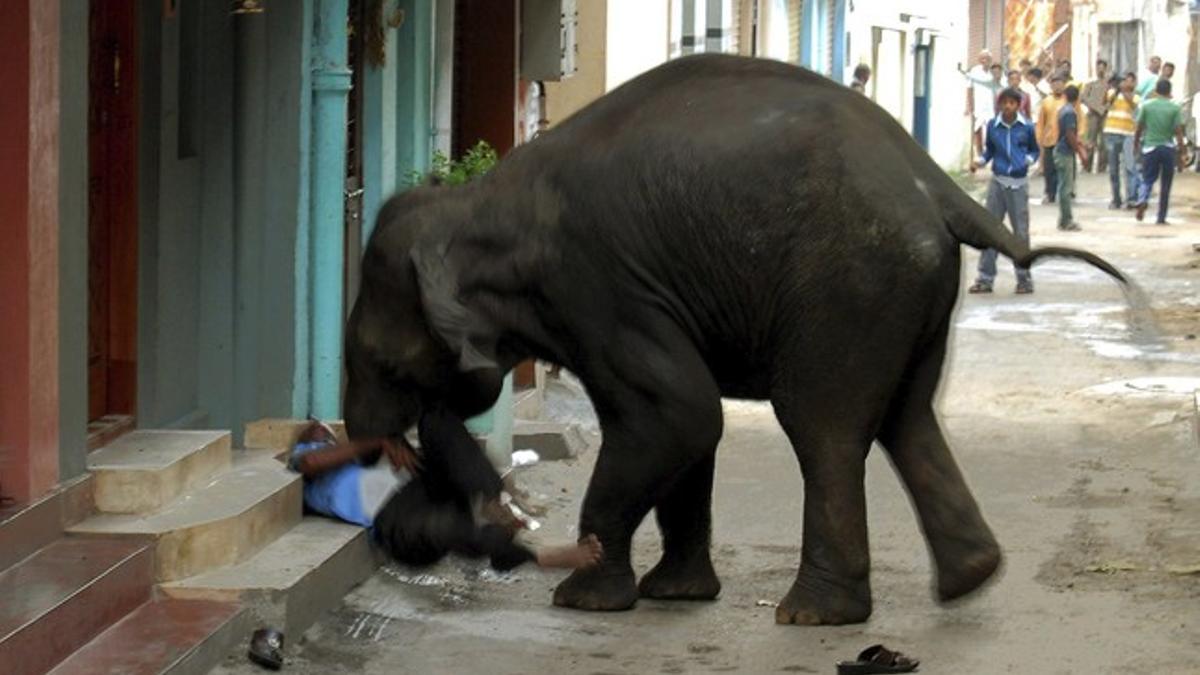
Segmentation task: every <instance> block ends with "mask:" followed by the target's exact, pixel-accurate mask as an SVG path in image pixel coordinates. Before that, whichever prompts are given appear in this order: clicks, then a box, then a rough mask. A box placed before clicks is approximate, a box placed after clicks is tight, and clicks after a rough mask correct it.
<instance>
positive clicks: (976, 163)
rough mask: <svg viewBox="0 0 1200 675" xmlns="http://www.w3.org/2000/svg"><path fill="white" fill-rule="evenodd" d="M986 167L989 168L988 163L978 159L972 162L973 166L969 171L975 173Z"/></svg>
mask: <svg viewBox="0 0 1200 675" xmlns="http://www.w3.org/2000/svg"><path fill="white" fill-rule="evenodd" d="M985 166H987V162H985V161H983V160H982V159H977V160H974V161H972V162H971V166H970V167H969V168H968V171H970V172H971V173H975V172H976V171H978V170H980V169H982V168H983V167H985Z"/></svg>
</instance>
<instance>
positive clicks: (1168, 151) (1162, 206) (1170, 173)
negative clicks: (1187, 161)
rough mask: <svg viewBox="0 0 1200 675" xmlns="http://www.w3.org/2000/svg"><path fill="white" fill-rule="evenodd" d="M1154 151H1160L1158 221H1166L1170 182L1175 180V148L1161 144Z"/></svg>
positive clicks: (1160, 222) (1169, 199)
mask: <svg viewBox="0 0 1200 675" xmlns="http://www.w3.org/2000/svg"><path fill="white" fill-rule="evenodd" d="M1155 152H1158V153H1161V157H1160V159H1159V166H1161V167H1162V185H1160V186H1159V188H1158V220H1157V221H1156V222H1158V223H1159V224H1162V223H1165V222H1167V206H1168V204H1169V202H1170V201H1171V183H1173V182H1174V181H1175V152H1176V150H1175V148H1169V147H1166V146H1163V147H1161V148H1159V149H1158V150H1156V151H1155Z"/></svg>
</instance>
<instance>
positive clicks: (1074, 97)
mask: <svg viewBox="0 0 1200 675" xmlns="http://www.w3.org/2000/svg"><path fill="white" fill-rule="evenodd" d="M1063 95H1064V96H1066V97H1067V102H1068V103H1074V102H1076V101H1078V100H1079V87H1076V86H1075V85H1073V84H1072V85H1071V86H1069V87H1067V88H1066V89H1063Z"/></svg>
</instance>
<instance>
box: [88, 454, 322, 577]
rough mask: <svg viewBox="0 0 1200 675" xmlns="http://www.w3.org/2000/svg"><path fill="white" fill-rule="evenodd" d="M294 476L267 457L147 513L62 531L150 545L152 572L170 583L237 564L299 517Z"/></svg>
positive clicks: (245, 459) (250, 458)
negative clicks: (148, 542) (153, 560)
mask: <svg viewBox="0 0 1200 675" xmlns="http://www.w3.org/2000/svg"><path fill="white" fill-rule="evenodd" d="M301 489H302V485H301V480H300V476H299V475H298V474H295V473H292V472H290V471H288V470H287V469H286V468H285V467H284V466H283V465H282V464H280V463H279V462H277V461H275V460H274V458H272V457H271V456H270V455H269V454H266V453H258V452H239V453H238V455H237V457H236V458H235V460H234V464H233V466H232V467H231V468H230V469H229V470H227V471H225V472H223V473H221V474H218V475H216V476H214V477H212V478H210V479H209V480H208V481H207V482H206V483H205V484H203V485H201V486H199V487H197V488H195V489H193V490H191V491H189V492H187V493H184V494H182V495H180V496H179V497H178V498H176V499H175V500H174V501H172V502H171V503H170V504H167V505H166V506H165V507H163V508H162V509H159V510H158V511H155V512H154V513H151V514H147V515H135V514H100V515H97V516H94V517H92V518H89V519H87V520H85V521H83V522H82V523H79V524H77V525H75V526H73V527H71V528H70V529H69V531H70V532H72V533H76V534H81V535H119V536H127V537H137V538H144V539H146V540H148V541H150V542H152V548H153V550H154V559H155V577H156V578H157V579H158V580H159V581H174V580H176V579H183V578H185V577H190V576H194V575H197V574H201V573H203V572H207V571H209V570H212V569H216V568H218V567H223V566H225V565H231V564H233V563H237V562H241V561H243V560H246V559H247V558H249V557H251V556H252V555H254V554H255V553H257V552H258V551H259V550H260V549H262V548H263V547H264V546H266V545H267V544H269V543H271V542H272V541H274V540H275V539H276V538H278V537H279V536H280V535H282V534H283V533H284V532H287V531H288V530H290V529H291V528H292V527H294V526H295V525H296V523H298V522H300V515H301V511H302V504H301Z"/></svg>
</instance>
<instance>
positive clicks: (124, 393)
mask: <svg viewBox="0 0 1200 675" xmlns="http://www.w3.org/2000/svg"><path fill="white" fill-rule="evenodd" d="M523 4H524V5H526V6H527V7H533V6H534V5H536V4H537V3H535V2H532V0H526V2H525V3H522V2H519V1H518V0H504V1H499V2H497V1H492V0H435V1H432V2H431V1H429V0H238V1H236V2H229V1H223V2H211V1H206V0H104V2H99V1H98V0H93V1H92V2H90V3H89V2H76V1H74V0H56V1H52V2H44V1H43V0H17V1H14V2H12V3H6V4H5V5H4V8H3V10H0V24H2V25H3V26H4V29H3V30H5V31H6V39H5V40H4V41H3V47H2V48H3V49H4V55H3V58H2V59H0V61H3V63H4V65H3V67H2V68H0V77H2V78H3V80H2V81H3V82H4V83H5V84H6V85H8V86H9V91H11V92H13V94H12V95H10V96H9V97H7V98H6V100H5V102H4V104H3V105H2V106H0V114H2V115H3V117H4V122H5V124H4V125H3V126H4V130H3V133H4V134H5V141H4V144H5V152H4V153H3V156H4V162H5V168H6V171H5V172H4V175H3V176H0V185H2V187H0V189H2V190H4V192H5V195H6V196H5V198H4V200H3V208H4V209H5V210H6V211H7V213H6V217H5V223H6V224H5V225H4V228H5V235H6V238H7V239H8V240H9V241H10V242H12V245H13V246H14V249H13V250H14V251H16V252H17V254H16V255H15V258H14V260H13V261H12V264H9V265H6V266H4V268H3V270H4V271H3V272H2V274H3V275H5V278H4V283H3V284H2V286H0V300H2V301H3V310H4V313H5V315H6V316H8V317H10V320H11V321H12V322H13V323H12V325H13V326H14V327H15V329H14V330H9V331H6V332H5V334H4V337H3V338H0V339H2V340H3V341H4V342H3V344H0V359H3V361H4V362H3V364H0V365H2V366H3V367H4V368H5V371H6V372H7V373H11V374H12V377H7V376H6V378H5V380H4V382H3V386H2V387H0V429H2V431H3V433H2V434H0V496H3V497H5V498H7V499H9V500H16V501H24V500H27V499H30V498H32V497H36V496H37V495H39V494H41V493H43V492H45V491H46V490H47V489H49V488H51V487H52V486H54V485H55V484H56V483H58V482H59V481H61V480H66V479H68V478H71V477H73V476H76V475H79V474H81V473H82V472H83V471H84V470H85V469H86V464H87V455H88V450H89V448H94V447H96V446H97V445H98V444H102V443H103V442H105V441H106V440H107V439H111V438H112V437H113V435H115V434H120V433H122V432H123V431H125V430H128V429H130V428H134V427H137V428H217V429H229V430H232V431H234V434H235V437H234V440H235V443H236V442H237V441H238V439H239V438H240V432H241V429H242V428H243V426H244V425H245V423H246V422H248V421H251V420H255V419H259V418H263V417H292V418H303V417H305V416H308V415H314V416H318V417H323V418H336V417H338V416H340V412H341V411H340V399H341V384H342V377H343V376H342V362H341V352H342V328H343V324H344V321H345V317H346V314H347V312H348V308H349V307H350V306H351V304H352V303H353V300H354V297H355V292H356V288H357V283H356V281H357V274H358V259H359V256H360V255H361V253H362V249H363V247H364V245H365V242H366V240H367V237H368V236H369V235H370V230H371V226H372V224H373V223H374V219H375V215H376V213H377V212H378V210H379V207H380V205H381V204H382V202H383V201H384V200H385V199H386V198H387V197H388V196H389V195H390V194H392V193H393V192H395V191H397V190H401V189H404V188H405V187H407V186H408V185H409V184H410V181H411V176H412V175H413V174H414V173H420V172H423V171H425V170H426V169H427V168H428V167H429V165H430V159H431V157H432V155H433V153H434V152H435V151H439V150H440V151H442V152H444V153H446V154H448V155H453V154H456V153H458V152H460V151H461V150H462V149H463V148H466V147H470V146H472V145H474V144H475V143H476V142H477V141H479V140H485V141H487V142H489V143H490V144H491V145H492V146H493V147H495V148H497V150H499V151H500V152H501V153H504V152H506V151H507V150H509V149H511V148H512V147H513V146H514V145H515V144H517V143H518V142H520V141H521V140H522V139H523V138H524V137H525V136H526V134H524V133H523V131H522V127H521V124H520V123H519V121H520V119H521V116H522V114H523V112H524V109H525V107H526V106H527V105H528V103H527V100H528V99H527V98H526V97H525V96H524V95H525V94H526V93H527V92H528V91H529V90H530V83H529V82H527V81H525V80H524V79H523V77H522V63H523V62H522V56H521V54H522V42H521V41H522V37H523V34H522V29H521V25H522V5H523ZM543 4H545V3H543ZM567 9H569V10H570V11H569V12H568V11H566V10H564V9H563V8H562V7H561V6H560V5H559V4H554V6H552V7H549V6H548V10H547V11H554V12H555V14H554V17H555V18H554V20H553V22H552V23H553V26H554V32H555V34H557V33H558V30H557V25H558V23H557V22H558V21H559V16H560V14H561V15H563V16H567V15H570V16H572V17H573V15H574V9H573V8H571V7H568V8H567ZM537 11H543V8H537ZM542 23H543V24H545V22H542ZM527 33H528V31H527ZM535 33H536V31H535ZM534 90H535V91H536V88H535V89H534ZM524 368H525V370H526V371H527V373H526V375H525V379H526V380H530V381H531V380H532V379H533V378H532V376H531V375H529V374H528V373H529V372H532V369H531V368H530V367H528V366H525V367H524ZM506 420H508V421H511V410H503V409H500V410H498V411H497V413H496V416H495V419H488V420H484V421H483V422H482V424H479V423H477V424H476V427H478V428H481V429H482V430H484V431H486V430H487V429H489V428H491V427H492V425H493V423H494V426H495V427H496V428H497V429H503V428H506Z"/></svg>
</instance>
